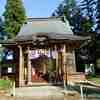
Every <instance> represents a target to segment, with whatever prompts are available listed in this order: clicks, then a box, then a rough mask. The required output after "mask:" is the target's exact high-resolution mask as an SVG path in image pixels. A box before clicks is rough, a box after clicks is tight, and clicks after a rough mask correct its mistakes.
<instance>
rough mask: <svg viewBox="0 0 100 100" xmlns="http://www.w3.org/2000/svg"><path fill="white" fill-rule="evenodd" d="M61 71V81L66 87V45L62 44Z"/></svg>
mask: <svg viewBox="0 0 100 100" xmlns="http://www.w3.org/2000/svg"><path fill="white" fill-rule="evenodd" d="M62 55H63V72H64V77H63V83H64V87H66V83H67V66H66V45H65V44H64V45H63V52H62Z"/></svg>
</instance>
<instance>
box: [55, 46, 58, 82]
mask: <svg viewBox="0 0 100 100" xmlns="http://www.w3.org/2000/svg"><path fill="white" fill-rule="evenodd" d="M55 53H56V54H55V55H56V82H57V77H58V51H57V46H56V45H55Z"/></svg>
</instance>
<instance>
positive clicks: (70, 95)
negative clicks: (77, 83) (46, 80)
mask: <svg viewBox="0 0 100 100" xmlns="http://www.w3.org/2000/svg"><path fill="white" fill-rule="evenodd" d="M79 98H80V95H79V94H78V93H76V92H75V91H74V92H72V91H70V92H68V91H67V92H66V90H63V89H62V88H60V87H55V86H34V87H20V88H16V89H15V96H13V97H11V96H3V95H1V96H0V100H80V99H79Z"/></svg>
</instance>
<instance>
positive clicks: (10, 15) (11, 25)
mask: <svg viewBox="0 0 100 100" xmlns="http://www.w3.org/2000/svg"><path fill="white" fill-rule="evenodd" d="M3 15H4V18H5V31H6V32H7V33H8V35H9V37H10V38H12V37H14V36H16V35H17V33H18V32H19V30H20V28H21V26H22V25H23V23H24V22H25V20H26V16H25V10H24V7H23V5H22V2H21V0H7V4H6V6H5V12H4V14H3Z"/></svg>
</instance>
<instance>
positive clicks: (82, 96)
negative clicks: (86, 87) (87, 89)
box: [80, 84, 84, 100]
mask: <svg viewBox="0 0 100 100" xmlns="http://www.w3.org/2000/svg"><path fill="white" fill-rule="evenodd" d="M80 90H81V100H84V94H83V85H82V84H81V85H80Z"/></svg>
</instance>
